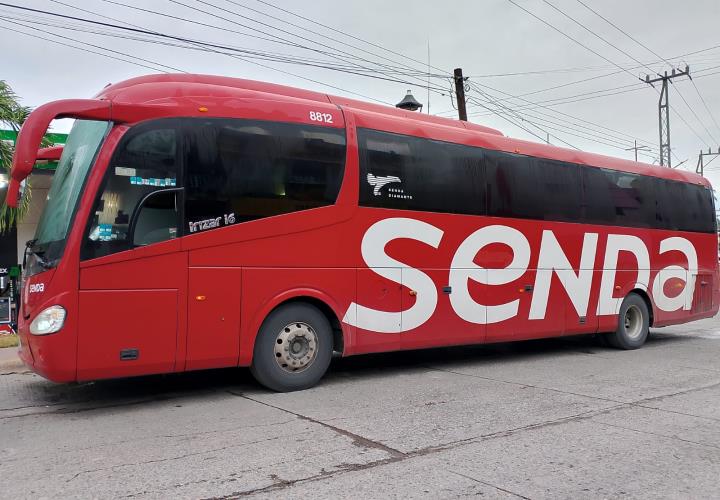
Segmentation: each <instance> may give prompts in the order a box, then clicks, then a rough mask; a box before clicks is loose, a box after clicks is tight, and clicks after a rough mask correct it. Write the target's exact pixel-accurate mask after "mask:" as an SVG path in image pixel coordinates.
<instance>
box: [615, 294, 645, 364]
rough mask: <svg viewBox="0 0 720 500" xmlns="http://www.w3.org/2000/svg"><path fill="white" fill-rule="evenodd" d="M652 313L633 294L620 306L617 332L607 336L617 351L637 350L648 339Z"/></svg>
mask: <svg viewBox="0 0 720 500" xmlns="http://www.w3.org/2000/svg"><path fill="white" fill-rule="evenodd" d="M649 328H650V312H649V311H648V307H647V304H646V303H645V301H644V300H643V298H642V297H640V296H639V295H638V294H636V293H631V294H629V295H628V296H627V297H625V300H623V302H622V305H621V306H620V313H619V314H618V326H617V330H615V332H613V333H609V334H607V336H606V339H607V341H608V343H609V344H610V345H611V346H613V347H615V348H617V349H627V350H629V349H637V348H639V347H642V345H643V344H644V343H645V341H646V340H647V337H648V331H649Z"/></svg>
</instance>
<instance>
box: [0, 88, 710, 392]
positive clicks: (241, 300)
mask: <svg viewBox="0 0 720 500" xmlns="http://www.w3.org/2000/svg"><path fill="white" fill-rule="evenodd" d="M55 118H74V119H76V121H75V124H74V126H73V129H72V132H71V133H70V136H69V137H68V139H67V144H66V145H65V146H64V150H63V151H62V156H61V158H60V162H59V165H58V168H57V172H56V174H55V177H54V179H53V183H52V186H51V189H50V191H49V194H48V201H47V206H46V208H45V211H44V213H43V214H42V217H41V220H40V222H39V225H38V228H37V233H36V235H35V239H34V240H32V241H30V242H28V247H27V252H26V265H25V269H24V285H23V288H22V297H21V313H20V317H19V333H20V338H21V344H22V347H21V351H20V355H21V357H22V359H23V361H24V362H25V363H26V364H27V365H28V366H29V367H31V368H32V369H33V370H34V371H36V372H37V373H39V374H41V375H43V376H44V377H46V378H48V379H51V380H54V381H59V382H65V381H77V380H91V379H101V378H110V377H126V376H135V375H144V374H153V373H168V372H182V371H188V370H199V369H208V368H220V367H235V366H249V367H250V368H251V370H252V373H253V374H254V375H255V377H256V378H257V379H258V381H259V382H260V383H261V384H263V385H265V386H267V387H269V388H271V389H274V390H279V391H288V390H296V389H303V388H307V387H310V386H312V385H313V384H315V383H317V382H318V380H319V379H320V378H321V377H322V375H323V374H324V373H325V371H326V370H327V368H328V365H329V363H330V360H331V357H332V356H333V353H339V354H341V355H343V356H350V355H356V354H362V353H372V352H380V351H391V350H403V349H419V348H428V347H435V346H448V345H461V344H477V343H485V342H500V341H513V340H524V339H534V338H543V337H554V336H561V335H575V334H594V333H601V334H605V337H606V338H607V340H608V341H609V342H610V343H611V344H612V345H613V346H615V347H618V348H621V349H634V348H637V347H640V346H641V345H642V344H643V343H644V342H645V339H646V337H647V335H648V328H649V327H650V326H653V327H661V326H666V325H671V324H677V323H685V322H688V321H692V320H696V319H699V318H706V317H711V316H713V315H715V313H716V312H717V311H718V304H719V301H718V299H719V298H720V297H719V289H718V286H719V285H720V280H719V279H718V240H717V230H716V221H715V211H714V201H713V196H712V191H711V187H710V184H709V183H708V181H707V180H706V179H704V178H702V177H699V176H697V175H695V174H691V173H688V172H682V171H677V170H672V169H667V168H658V167H653V166H650V165H644V164H640V163H636V162H632V161H626V160H621V159H615V158H609V157H606V156H601V155H596V154H588V153H582V152H578V151H572V150H567V149H561V148H557V147H554V146H550V145H545V144H535V143H531V142H526V141H522V140H516V139H511V138H508V137H505V136H503V135H502V134H501V133H500V132H498V131H496V130H493V129H490V128H486V127H482V126H479V125H474V124H471V123H463V122H458V121H453V120H448V119H443V118H439V117H433V116H427V115H422V114H418V113H413V112H408V111H402V110H398V109H394V108H389V107H385V106H379V105H373V104H367V103H362V102H358V101H354V100H350V99H344V98H339V97H334V96H329V95H325V94H321V93H316V92H310V91H305V90H299V89H294V88H289V87H284V86H279V85H273V84H267V83H260V82H254V81H248V80H240V79H233V78H225V77H214V76H201V75H158V76H147V77H140V78H135V79H131V80H128V81H125V82H121V83H118V84H115V85H111V86H108V87H107V88H105V89H103V90H102V92H101V93H100V94H98V95H97V96H95V98H93V99H87V100H64V101H57V102H52V103H49V104H46V105H44V106H41V107H39V108H38V109H36V110H35V111H34V112H33V113H32V114H31V116H30V117H29V119H28V120H27V122H26V123H25V126H24V127H23V129H22V131H21V132H20V136H19V139H18V143H17V149H16V153H15V157H14V160H13V167H12V172H11V183H10V186H9V189H8V195H7V202H8V204H10V205H14V204H16V203H17V200H18V196H19V193H20V187H21V183H22V181H23V180H24V179H25V178H26V177H27V176H28V175H29V174H30V173H31V171H32V168H33V165H34V163H35V160H36V158H37V155H38V145H39V144H40V140H41V138H42V135H43V133H44V132H45V131H46V129H47V127H48V125H49V123H50V121H51V120H53V119H55Z"/></svg>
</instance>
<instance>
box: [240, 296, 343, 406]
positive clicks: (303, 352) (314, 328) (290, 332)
mask: <svg viewBox="0 0 720 500" xmlns="http://www.w3.org/2000/svg"><path fill="white" fill-rule="evenodd" d="M332 353H333V335H332V328H331V327H330V323H329V321H328V319H327V317H325V315H324V314H323V313H322V312H321V311H320V310H318V309H317V308H316V307H314V306H311V305H309V304H301V303H294V304H287V305H284V306H281V307H279V308H278V309H276V310H275V311H273V312H272V313H270V315H269V316H268V317H267V318H266V319H265V321H264V322H263V324H262V326H261V327H260V331H259V332H258V336H257V338H256V339H255V350H254V353H253V362H252V365H251V366H250V371H251V372H252V374H253V376H254V377H255V379H256V380H257V381H258V382H260V383H261V384H262V385H264V386H265V387H267V388H268V389H272V390H273V391H278V392H290V391H299V390H302V389H308V388H310V387H312V386H314V385H315V384H317V383H318V381H320V379H321V378H322V376H323V375H325V372H326V371H327V369H328V366H330V360H331V359H332Z"/></svg>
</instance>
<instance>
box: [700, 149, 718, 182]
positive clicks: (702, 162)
mask: <svg viewBox="0 0 720 500" xmlns="http://www.w3.org/2000/svg"><path fill="white" fill-rule="evenodd" d="M706 156H720V147H719V148H718V150H717V152H714V151H711V150H710V149H709V148H708V150H707V153H704V152H703V151H702V150H701V151H700V155H699V156H698V162H697V167H695V172H697V173H698V174H700V175H702V176H704V175H705V157H706ZM710 161H712V160H710ZM710 161H709V162H708V163H710Z"/></svg>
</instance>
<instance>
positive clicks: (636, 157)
mask: <svg viewBox="0 0 720 500" xmlns="http://www.w3.org/2000/svg"><path fill="white" fill-rule="evenodd" d="M633 150H634V151H635V161H638V156H637V154H638V151H650V148H649V147H647V146H638V145H637V139H635V145H634V146H633V147H631V148H625V151H633Z"/></svg>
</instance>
